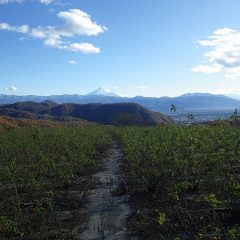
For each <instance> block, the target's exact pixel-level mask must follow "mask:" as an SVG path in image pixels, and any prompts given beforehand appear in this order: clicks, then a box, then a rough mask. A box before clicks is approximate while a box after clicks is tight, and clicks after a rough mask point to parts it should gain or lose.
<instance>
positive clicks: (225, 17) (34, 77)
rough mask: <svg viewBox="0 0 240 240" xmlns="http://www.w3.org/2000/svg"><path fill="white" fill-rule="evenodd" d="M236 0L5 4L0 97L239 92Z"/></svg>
mask: <svg viewBox="0 0 240 240" xmlns="http://www.w3.org/2000/svg"><path fill="white" fill-rule="evenodd" d="M239 9H240V1H239V0H211V1H210V0H201V1H193V0H181V1H179V0H151V1H149V0H130V1H129V0H121V1H112V0H91V1H89V0H66V1H65V0H64V1H63V0H62V1H60V0H32V1H31V0H25V1H24V0H22V1H21V0H15V1H14V0H10V1H9V0H0V41H1V44H0V54H1V55H0V56H1V57H0V71H1V74H0V94H1V93H4V94H17V95H28V94H37V95H52V94H86V93H88V92H90V91H92V90H94V89H95V88H98V87H100V86H104V87H106V88H108V89H109V90H112V91H114V92H117V93H120V94H122V95H124V96H136V95H143V96H155V97H160V96H166V95H167V96H176V95H180V94H183V93H187V92H211V93H239V94H240V15H239Z"/></svg>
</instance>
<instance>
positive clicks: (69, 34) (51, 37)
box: [0, 9, 107, 54]
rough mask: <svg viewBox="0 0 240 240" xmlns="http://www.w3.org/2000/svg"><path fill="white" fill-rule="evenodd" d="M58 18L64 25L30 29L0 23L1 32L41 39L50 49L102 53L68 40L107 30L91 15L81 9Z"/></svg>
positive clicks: (86, 44) (64, 13)
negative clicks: (5, 31)
mask: <svg viewBox="0 0 240 240" xmlns="http://www.w3.org/2000/svg"><path fill="white" fill-rule="evenodd" d="M57 16H58V18H60V19H62V20H63V22H64V24H63V25H61V26H38V27H36V28H30V27H29V26H28V25H21V26H11V25H9V24H8V23H0V30H7V31H14V32H18V33H22V34H25V35H26V36H28V37H31V38H35V39H40V40H41V41H43V43H44V45H45V46H48V47H53V48H57V49H62V50H68V51H72V52H81V53H84V54H90V53H100V49H99V48H98V47H95V46H94V45H92V44H91V43H79V42H73V43H71V42H69V40H67V39H69V38H74V37H77V36H88V37H90V36H97V35H99V34H100V33H103V32H105V31H106V30H107V28H106V27H105V26H101V25H99V24H97V23H96V22H95V21H93V20H92V19H91V16H90V15H88V14H87V13H86V12H84V11H81V10H80V9H70V10H69V11H62V12H59V13H58V14H57Z"/></svg>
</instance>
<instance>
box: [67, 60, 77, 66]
mask: <svg viewBox="0 0 240 240" xmlns="http://www.w3.org/2000/svg"><path fill="white" fill-rule="evenodd" d="M68 63H69V64H73V65H74V64H77V62H76V61H75V60H69V61H68Z"/></svg>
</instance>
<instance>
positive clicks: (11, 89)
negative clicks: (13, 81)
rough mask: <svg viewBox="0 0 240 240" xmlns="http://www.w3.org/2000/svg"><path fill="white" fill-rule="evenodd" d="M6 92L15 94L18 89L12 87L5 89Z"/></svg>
mask: <svg viewBox="0 0 240 240" xmlns="http://www.w3.org/2000/svg"><path fill="white" fill-rule="evenodd" d="M5 90H7V91H11V92H15V91H17V88H16V87H15V86H10V87H7V88H5Z"/></svg>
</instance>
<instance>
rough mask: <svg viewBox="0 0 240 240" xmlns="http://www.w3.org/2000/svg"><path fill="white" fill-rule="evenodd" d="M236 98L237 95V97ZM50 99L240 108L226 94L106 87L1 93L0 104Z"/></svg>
mask: <svg viewBox="0 0 240 240" xmlns="http://www.w3.org/2000/svg"><path fill="white" fill-rule="evenodd" d="M235 98H236V97H235ZM46 100H50V101H53V102H56V103H58V104H63V103H77V104H89V103H102V104H110V103H136V104H140V105H142V106H143V107H146V108H147V109H149V110H152V111H157V112H165V113H166V112H169V111H170V108H171V105H172V104H174V105H175V106H176V107H181V108H184V109H186V110H187V109H216V108H233V109H234V108H239V107H240V100H238V99H233V98H231V97H228V96H225V95H214V94H209V93H189V94H184V95H181V96H179V97H173V98H170V97H160V98H154V97H141V96H137V97H133V98H128V97H121V96H119V95H117V94H115V93H113V92H109V91H107V90H106V89H104V88H99V89H96V90H95V91H93V92H91V93H89V94H87V95H52V96H35V95H29V96H16V95H3V94H2V95H0V104H12V103H16V102H25V101H32V102H44V101H46Z"/></svg>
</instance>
